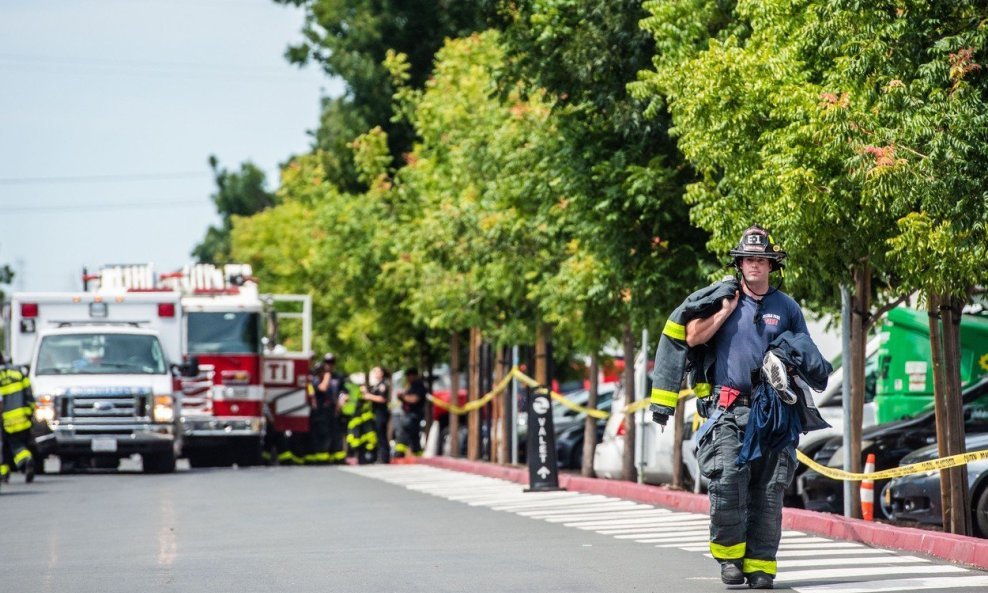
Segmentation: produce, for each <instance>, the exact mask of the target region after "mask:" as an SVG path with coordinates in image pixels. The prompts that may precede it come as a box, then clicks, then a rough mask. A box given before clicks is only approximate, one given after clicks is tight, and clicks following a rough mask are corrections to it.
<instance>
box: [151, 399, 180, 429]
mask: <svg viewBox="0 0 988 593" xmlns="http://www.w3.org/2000/svg"><path fill="white" fill-rule="evenodd" d="M174 401H175V400H174V399H172V396H170V395H156V396H154V409H153V410H152V412H151V418H152V419H153V420H154V421H155V422H160V423H162V424H171V423H172V422H173V421H174V420H175V409H174V407H173V404H174Z"/></svg>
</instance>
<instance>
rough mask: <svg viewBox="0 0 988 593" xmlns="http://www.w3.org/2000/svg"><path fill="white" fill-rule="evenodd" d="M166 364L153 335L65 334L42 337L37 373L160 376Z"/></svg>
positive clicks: (159, 345) (156, 339) (165, 368)
mask: <svg viewBox="0 0 988 593" xmlns="http://www.w3.org/2000/svg"><path fill="white" fill-rule="evenodd" d="M167 367H168V365H167V364H166V361H165V354H164V352H163V351H162V349H161V343H160V342H159V341H158V338H156V337H155V336H148V335H128V334H98V333H94V334H66V335H54V336H45V337H44V338H42V340H41V345H40V346H39V347H38V368H37V371H35V374H37V375H97V374H98V375H114V374H116V375H133V374H141V375H162V374H164V373H165V372H166V371H167Z"/></svg>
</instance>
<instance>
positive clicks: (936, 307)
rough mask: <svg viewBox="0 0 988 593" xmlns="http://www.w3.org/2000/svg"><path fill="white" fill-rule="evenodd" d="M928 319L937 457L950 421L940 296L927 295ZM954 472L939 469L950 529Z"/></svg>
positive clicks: (944, 452)
mask: <svg viewBox="0 0 988 593" xmlns="http://www.w3.org/2000/svg"><path fill="white" fill-rule="evenodd" d="M926 310H927V313H928V314H929V322H930V360H931V362H932V363H933V413H934V417H935V420H936V427H937V456H939V457H947V456H948V455H950V446H949V441H950V439H949V438H948V436H947V435H948V434H949V433H950V428H949V426H950V422H949V420H948V415H947V387H946V382H945V379H946V368H945V366H944V360H943V355H944V352H943V338H942V336H941V335H940V297H939V296H938V295H935V294H931V295H929V297H928V298H927V305H926ZM952 478H953V474H952V473H951V472H950V470H949V469H945V470H942V471H941V472H940V512H941V516H942V517H943V525H944V526H946V528H947V529H949V528H950V527H949V526H950V525H951V517H952V516H953V505H952V504H951V499H950V491H951V486H952Z"/></svg>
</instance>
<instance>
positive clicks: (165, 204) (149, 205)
mask: <svg viewBox="0 0 988 593" xmlns="http://www.w3.org/2000/svg"><path fill="white" fill-rule="evenodd" d="M206 205H208V203H207V202H206V201H205V200H202V199H199V200H162V201H157V202H130V203H120V202H117V203H109V202H108V203H103V204H49V205H45V206H4V207H2V208H0V212H3V213H4V214H9V213H11V212H46V213H48V214H58V213H59V212H80V211H86V212H92V211H106V210H150V209H153V208H175V207H180V206H181V207H186V206H206Z"/></svg>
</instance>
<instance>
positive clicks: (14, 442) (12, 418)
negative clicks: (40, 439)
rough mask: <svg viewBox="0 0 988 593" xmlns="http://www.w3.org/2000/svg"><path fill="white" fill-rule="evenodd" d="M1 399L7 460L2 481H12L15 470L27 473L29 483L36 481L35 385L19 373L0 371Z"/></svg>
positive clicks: (1, 469)
mask: <svg viewBox="0 0 988 593" xmlns="http://www.w3.org/2000/svg"><path fill="white" fill-rule="evenodd" d="M0 397H2V398H3V405H2V406H0V408H2V410H3V460H2V462H0V479H2V480H3V481H5V482H6V481H8V480H10V473H11V472H12V471H13V470H15V469H16V470H20V471H22V472H24V476H25V479H26V481H27V482H29V483H30V482H33V481H34V457H33V456H32V455H31V449H30V445H31V424H32V423H31V419H32V417H33V416H34V408H35V403H34V396H33V395H32V394H31V381H30V379H28V378H27V376H26V375H24V373H23V372H21V371H20V370H19V369H16V368H12V367H8V366H4V367H0Z"/></svg>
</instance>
